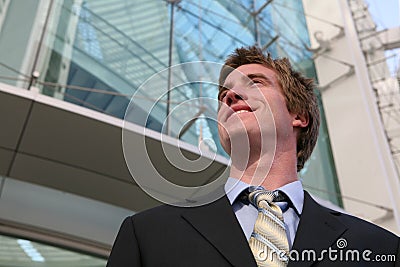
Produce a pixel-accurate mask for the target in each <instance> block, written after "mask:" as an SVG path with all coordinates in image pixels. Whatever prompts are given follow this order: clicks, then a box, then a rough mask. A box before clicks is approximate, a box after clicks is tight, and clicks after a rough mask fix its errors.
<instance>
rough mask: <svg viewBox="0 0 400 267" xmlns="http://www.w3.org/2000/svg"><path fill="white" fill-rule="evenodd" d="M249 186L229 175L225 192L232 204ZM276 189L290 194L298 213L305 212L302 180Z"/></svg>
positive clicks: (289, 196)
mask: <svg viewBox="0 0 400 267" xmlns="http://www.w3.org/2000/svg"><path fill="white" fill-rule="evenodd" d="M249 187H250V185H249V184H247V183H245V182H242V181H240V180H238V179H235V178H232V177H229V178H228V180H227V181H226V184H225V192H226V196H227V197H228V199H229V202H230V203H231V205H232V204H233V202H235V200H236V199H237V197H238V196H239V195H240V194H241V193H242V192H243V191H244V190H246V189H247V188H249ZM276 190H279V191H282V192H283V193H285V194H286V195H287V196H288V198H289V199H290V201H291V202H292V204H293V206H294V208H295V209H296V212H297V214H299V215H300V214H301V213H302V212H303V202H304V191H303V185H302V184H301V182H300V181H294V182H291V183H288V184H285V185H284V186H282V187H279V188H277V189H276ZM276 190H275V191H276Z"/></svg>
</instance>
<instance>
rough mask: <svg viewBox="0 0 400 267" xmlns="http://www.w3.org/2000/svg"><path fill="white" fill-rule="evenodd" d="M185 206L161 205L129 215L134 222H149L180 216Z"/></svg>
mask: <svg viewBox="0 0 400 267" xmlns="http://www.w3.org/2000/svg"><path fill="white" fill-rule="evenodd" d="M183 209H185V208H181V207H176V206H171V205H166V204H163V205H160V206H157V207H154V208H150V209H147V210H143V211H141V212H138V213H136V214H134V215H131V216H129V218H130V219H131V220H132V221H133V222H134V223H141V222H143V223H149V222H153V221H164V222H165V221H166V220H167V219H168V220H170V219H171V218H173V217H176V216H178V215H179V214H180V213H181V212H182V210H183Z"/></svg>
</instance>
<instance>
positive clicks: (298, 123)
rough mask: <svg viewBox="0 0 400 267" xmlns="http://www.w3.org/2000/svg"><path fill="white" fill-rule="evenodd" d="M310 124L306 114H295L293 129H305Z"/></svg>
mask: <svg viewBox="0 0 400 267" xmlns="http://www.w3.org/2000/svg"><path fill="white" fill-rule="evenodd" d="M308 122H309V120H308V115H307V114H304V115H300V114H293V121H292V125H293V127H300V128H304V127H307V125H308Z"/></svg>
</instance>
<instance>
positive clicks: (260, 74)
mask: <svg viewBox="0 0 400 267" xmlns="http://www.w3.org/2000/svg"><path fill="white" fill-rule="evenodd" d="M247 77H248V78H249V79H250V80H252V79H254V78H261V79H263V80H265V81H266V82H267V83H268V84H271V85H272V84H274V83H273V81H272V79H271V77H268V76H265V74H264V73H249V74H247Z"/></svg>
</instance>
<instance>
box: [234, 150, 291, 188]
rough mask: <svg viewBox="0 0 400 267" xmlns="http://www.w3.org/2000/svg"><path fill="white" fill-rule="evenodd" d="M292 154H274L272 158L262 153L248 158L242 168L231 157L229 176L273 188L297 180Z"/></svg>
mask: <svg viewBox="0 0 400 267" xmlns="http://www.w3.org/2000/svg"><path fill="white" fill-rule="evenodd" d="M290 155H293V154H286V153H283V154H275V155H274V157H273V158H274V160H272V158H271V157H272V156H271V155H264V156H262V157H259V158H258V159H257V160H252V161H251V160H249V163H248V165H247V166H245V167H244V168H243V166H240V165H239V164H235V160H234V159H233V158H232V165H231V170H230V177H233V178H236V179H239V180H241V181H243V182H245V183H247V184H251V185H257V186H258V185H261V186H263V187H264V188H265V189H268V190H274V189H276V188H279V187H282V186H284V185H286V184H288V183H291V182H294V181H296V180H298V177H297V170H296V160H297V159H296V158H294V159H293V157H292V156H290Z"/></svg>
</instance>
